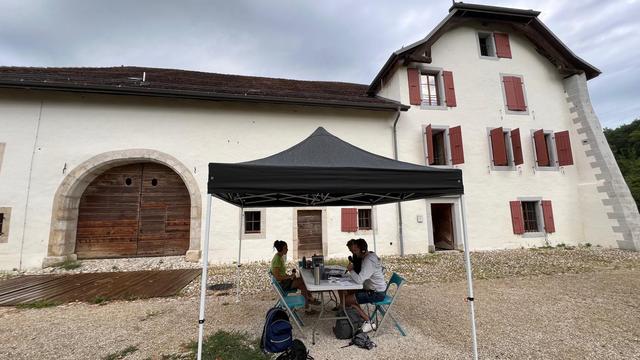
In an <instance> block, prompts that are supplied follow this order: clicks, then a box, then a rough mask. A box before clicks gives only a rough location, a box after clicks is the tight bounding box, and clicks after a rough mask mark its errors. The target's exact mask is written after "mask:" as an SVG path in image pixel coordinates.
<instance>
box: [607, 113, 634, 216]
mask: <svg viewBox="0 0 640 360" xmlns="http://www.w3.org/2000/svg"><path fill="white" fill-rule="evenodd" d="M604 135H605V136H606V138H607V141H608V142H609V146H611V151H613V156H615V158H616V161H617V162H618V166H619V167H620V171H621V172H622V176H624V180H625V181H626V182H627V185H628V186H629V190H631V195H633V199H634V200H635V201H636V205H638V207H639V208H640V119H636V120H634V121H633V122H632V123H631V124H627V125H622V126H619V127H618V128H616V129H606V128H605V129H604Z"/></svg>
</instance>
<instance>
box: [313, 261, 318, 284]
mask: <svg viewBox="0 0 640 360" xmlns="http://www.w3.org/2000/svg"><path fill="white" fill-rule="evenodd" d="M313 284H314V285H320V266H319V265H316V266H315V267H314V268H313Z"/></svg>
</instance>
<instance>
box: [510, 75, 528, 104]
mask: <svg viewBox="0 0 640 360" xmlns="http://www.w3.org/2000/svg"><path fill="white" fill-rule="evenodd" d="M513 87H514V93H515V95H516V106H517V109H516V110H519V111H526V110H527V105H526V104H525V103H524V84H523V82H522V79H521V78H519V77H517V76H513Z"/></svg>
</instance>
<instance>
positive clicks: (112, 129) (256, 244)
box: [0, 90, 395, 269]
mask: <svg viewBox="0 0 640 360" xmlns="http://www.w3.org/2000/svg"><path fill="white" fill-rule="evenodd" d="M41 100H43V108H42V116H41V120H40V133H39V137H38V142H37V148H36V149H37V150H36V154H35V157H34V161H33V177H32V182H31V196H30V199H29V209H28V212H27V216H28V217H27V222H26V228H25V241H24V246H23V249H22V258H23V263H22V267H23V268H25V267H26V268H29V267H39V266H41V264H42V259H43V257H45V256H46V252H47V243H48V240H49V230H50V221H51V209H52V203H53V196H54V194H55V192H56V190H57V188H58V186H59V185H60V183H61V182H62V180H63V178H64V176H65V175H64V174H63V168H64V167H65V164H66V169H67V170H66V171H65V173H68V172H69V171H71V170H72V169H73V168H74V167H76V166H78V165H79V164H80V163H82V162H83V161H86V160H87V159H89V158H91V157H93V156H95V155H98V154H101V153H104V152H108V151H114V150H123V149H133V148H146V149H153V150H157V151H160V152H164V153H167V154H169V155H172V156H174V157H176V158H177V159H178V160H179V161H180V162H182V164H184V165H185V166H186V167H187V168H189V169H192V170H193V175H194V177H195V178H196V179H197V181H198V185H199V188H200V192H201V193H202V196H203V199H202V203H203V206H204V204H206V198H205V196H206V178H207V164H208V163H209V162H213V161H217V162H238V161H246V160H252V159H257V158H262V157H266V156H269V155H272V154H273V153H276V152H279V151H282V150H284V149H286V148H288V147H290V146H292V145H294V144H296V143H298V142H300V141H302V140H303V139H305V138H306V137H307V136H308V135H310V134H311V133H312V132H313V131H314V130H315V129H316V128H317V127H318V126H324V127H325V128H326V129H327V130H328V131H329V132H331V133H333V134H334V135H336V136H338V137H340V138H342V139H344V140H345V141H348V142H350V143H352V144H354V145H356V146H359V147H361V148H363V149H366V150H368V151H371V152H374V153H377V154H380V155H383V156H388V157H392V156H393V147H392V138H391V124H392V122H393V119H394V115H395V114H394V113H393V112H374V111H360V110H344V109H343V110H335V109H328V108H311V107H293V106H288V107H287V106H273V105H261V104H232V103H215V102H203V101H188V100H168V99H151V98H142V97H120V96H102V95H80V94H63V93H47V92H28V91H17V90H16V91H8V90H3V91H2V92H1V93H0V108H1V109H2V117H0V128H1V129H3V131H2V133H0V142H4V143H6V144H7V145H6V151H5V155H4V162H3V166H2V172H0V206H10V207H12V214H11V216H12V219H11V229H10V234H9V241H8V243H6V244H0V269H11V268H14V267H18V266H19V258H20V242H21V239H22V228H23V224H24V208H25V203H26V189H27V184H28V173H29V165H30V163H31V153H32V149H33V144H34V140H35V137H34V134H35V126H36V122H37V119H38V114H39V110H40V109H39V106H40V101H41ZM372 140H375V141H372ZM389 209H390V214H387V215H384V218H385V219H386V218H389V219H395V218H394V217H393V214H394V213H393V211H392V210H393V207H391V208H389ZM212 211H213V222H212V230H211V244H210V254H209V256H210V259H211V262H214V263H216V262H231V261H235V260H236V258H237V254H238V245H237V244H238V236H239V224H240V222H239V210H238V208H236V207H234V206H231V205H228V204H226V203H224V202H222V201H219V200H217V199H214V201H213V207H212ZM204 213H205V210H204V209H203V216H204ZM329 214H330V215H329V222H328V225H329V226H335V227H336V229H337V230H338V232H339V230H340V226H339V225H340V224H339V220H340V219H339V216H340V210H339V208H338V209H330V211H329ZM266 216H267V223H266V226H267V229H266V234H265V235H266V236H265V238H264V239H251V240H244V241H243V260H242V261H243V262H244V261H249V260H261V259H263V260H269V259H270V258H271V256H272V254H273V252H272V244H273V241H274V240H275V239H281V240H285V241H288V242H290V243H291V241H292V238H293V223H292V211H291V209H268V210H267V213H266ZM335 219H337V223H336V220H335ZM202 224H203V226H202V228H203V232H204V221H203V222H202ZM392 228H393V229H395V225H393V226H392ZM328 236H329V237H328V239H329V241H328V245H329V247H328V249H327V251H328V253H329V254H333V253H339V252H341V251H343V250H344V249H342V248H343V247H344V243H345V242H346V240H348V238H350V237H346V236H343V234H338V233H336V232H335V231H334V230H333V229H331V228H329V230H328ZM345 239H346V240H345ZM391 241H393V242H394V244H395V240H391ZM334 243H335V244H339V249H337V250H334V249H333V246H334V245H333V244H334ZM383 251H391V250H387V249H385V250H383Z"/></svg>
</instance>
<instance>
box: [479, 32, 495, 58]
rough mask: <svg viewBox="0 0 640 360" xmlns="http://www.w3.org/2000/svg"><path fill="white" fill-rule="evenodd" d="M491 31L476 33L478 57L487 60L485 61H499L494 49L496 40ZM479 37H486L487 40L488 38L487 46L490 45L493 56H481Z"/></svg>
mask: <svg viewBox="0 0 640 360" xmlns="http://www.w3.org/2000/svg"><path fill="white" fill-rule="evenodd" d="M493 33H494V32H493V31H476V46H477V47H478V56H479V57H480V58H481V59H487V60H498V59H500V58H499V57H498V50H497V49H496V40H495V38H494V36H493ZM480 35H487V38H489V40H490V43H489V45H491V50H493V55H482V49H481V48H480Z"/></svg>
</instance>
